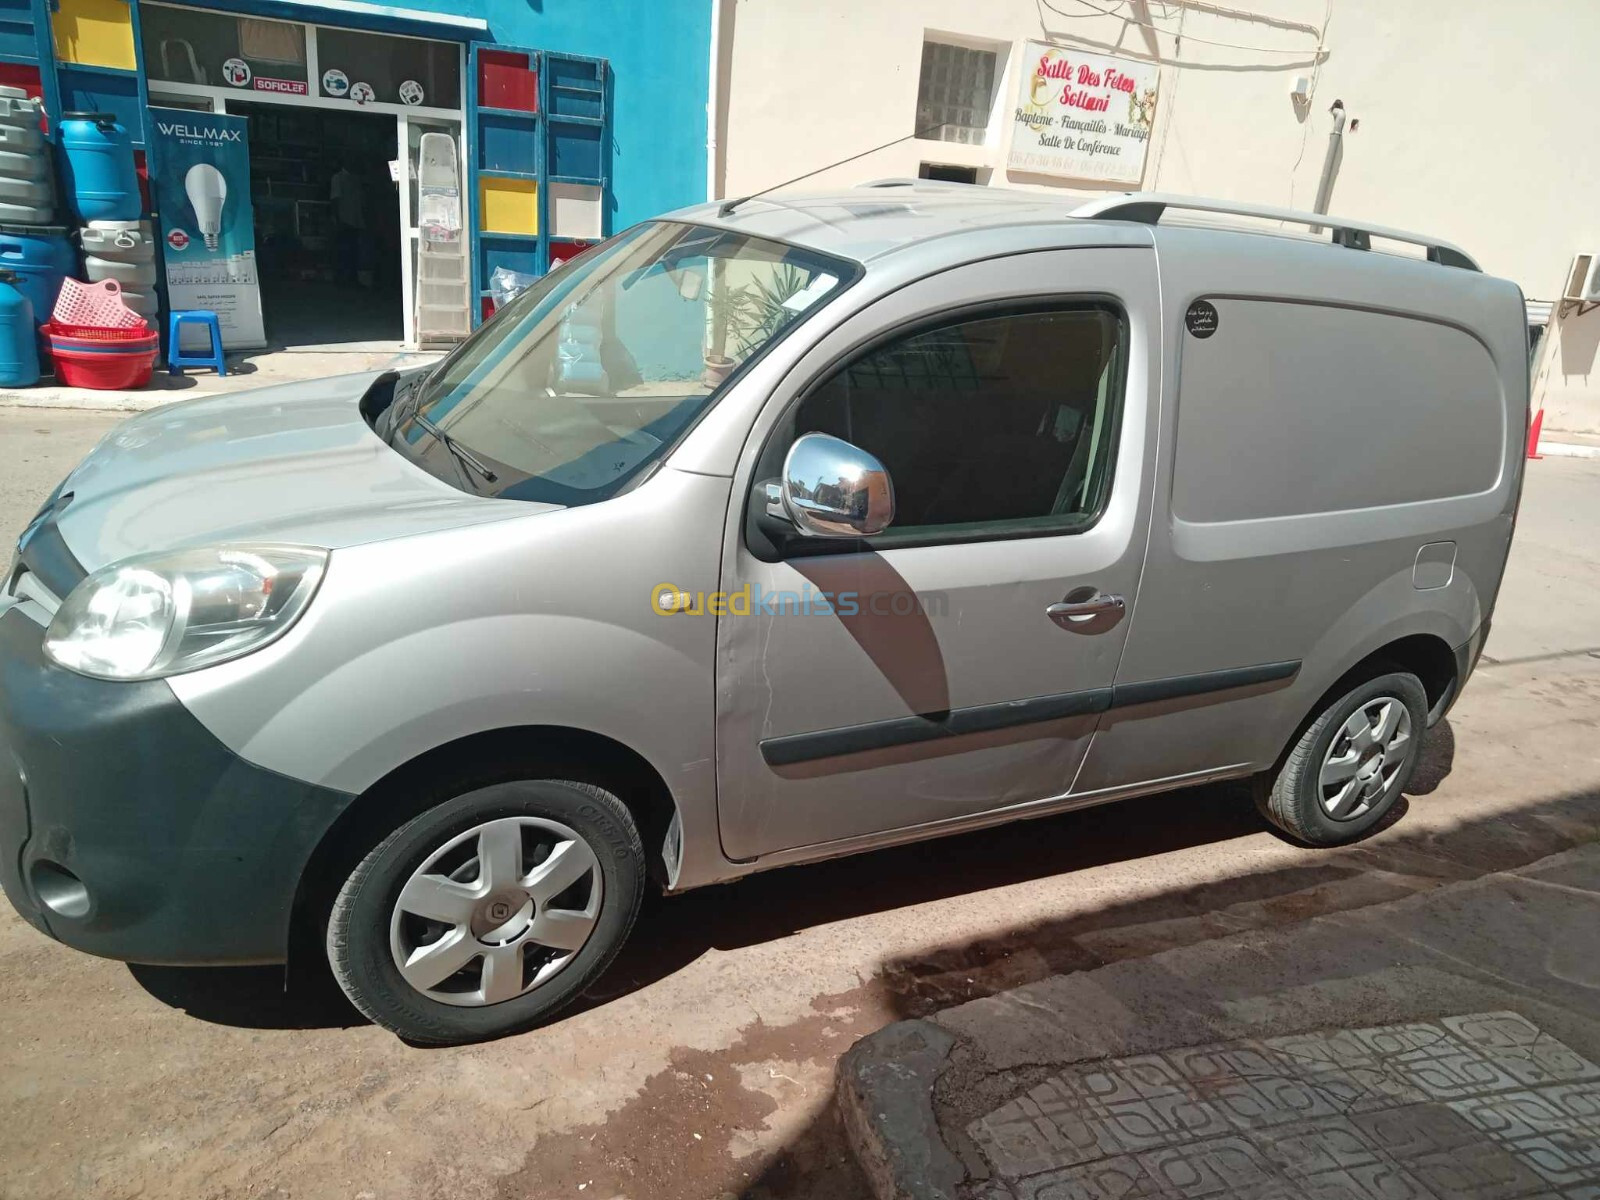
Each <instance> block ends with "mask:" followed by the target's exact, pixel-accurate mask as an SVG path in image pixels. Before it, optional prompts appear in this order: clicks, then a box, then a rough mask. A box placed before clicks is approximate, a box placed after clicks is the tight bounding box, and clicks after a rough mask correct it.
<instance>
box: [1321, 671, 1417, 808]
mask: <svg viewBox="0 0 1600 1200" xmlns="http://www.w3.org/2000/svg"><path fill="white" fill-rule="evenodd" d="M1410 749H1411V712H1410V710H1409V709H1407V708H1406V706H1405V705H1404V704H1402V703H1401V702H1400V701H1398V700H1396V699H1395V698H1394V697H1393V696H1379V697H1377V698H1376V699H1373V700H1368V701H1367V702H1366V703H1365V704H1363V705H1362V706H1361V707H1360V708H1358V709H1356V711H1355V712H1353V713H1351V714H1350V717H1349V719H1348V720H1346V721H1345V723H1344V724H1343V725H1342V726H1340V727H1339V733H1338V735H1337V736H1336V737H1335V738H1334V739H1333V745H1331V746H1329V747H1328V756H1327V757H1326V758H1325V759H1323V760H1322V775H1321V785H1320V789H1319V790H1320V792H1321V796H1322V807H1323V809H1324V810H1325V811H1326V812H1327V814H1328V815H1329V816H1330V817H1332V818H1333V819H1334V820H1335V821H1348V820H1351V819H1352V818H1354V817H1359V816H1361V814H1363V813H1364V812H1366V811H1367V810H1368V809H1370V808H1371V807H1372V806H1373V805H1374V804H1375V803H1377V802H1378V800H1379V799H1380V798H1382V796H1383V795H1384V793H1386V792H1387V791H1388V790H1389V785H1390V784H1392V783H1393V782H1394V780H1395V776H1397V775H1398V774H1400V768H1401V767H1402V766H1404V765H1405V761H1406V754H1407V753H1409V752H1410Z"/></svg>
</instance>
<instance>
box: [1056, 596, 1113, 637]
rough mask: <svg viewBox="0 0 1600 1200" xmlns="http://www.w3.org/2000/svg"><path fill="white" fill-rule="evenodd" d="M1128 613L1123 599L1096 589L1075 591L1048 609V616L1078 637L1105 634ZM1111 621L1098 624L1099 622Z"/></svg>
mask: <svg viewBox="0 0 1600 1200" xmlns="http://www.w3.org/2000/svg"><path fill="white" fill-rule="evenodd" d="M1126 609H1127V602H1126V601H1125V600H1123V598H1122V597H1121V596H1117V595H1113V594H1111V593H1110V592H1101V591H1096V590H1095V589H1094V588H1074V589H1073V590H1072V591H1070V592H1068V593H1067V595H1066V597H1065V598H1064V599H1063V600H1062V601H1061V602H1060V603H1059V604H1052V605H1050V607H1048V608H1046V609H1045V610H1044V611H1045V615H1046V616H1047V617H1049V618H1050V619H1051V620H1052V621H1054V622H1055V623H1056V624H1057V625H1059V626H1060V627H1061V628H1062V629H1069V630H1072V631H1073V632H1074V633H1103V632H1105V631H1106V630H1107V629H1110V628H1111V627H1112V626H1113V625H1115V624H1116V623H1117V622H1118V621H1120V620H1122V614H1123V612H1124V611H1125V610H1126ZM1101 617H1105V618H1109V619H1108V620H1097V618H1101Z"/></svg>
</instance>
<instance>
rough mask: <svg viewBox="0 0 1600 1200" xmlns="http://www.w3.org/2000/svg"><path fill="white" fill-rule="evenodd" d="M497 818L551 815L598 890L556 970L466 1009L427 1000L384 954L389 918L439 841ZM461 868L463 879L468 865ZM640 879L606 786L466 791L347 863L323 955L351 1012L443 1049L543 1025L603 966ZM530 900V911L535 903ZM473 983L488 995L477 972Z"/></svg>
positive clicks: (557, 784)
mask: <svg viewBox="0 0 1600 1200" xmlns="http://www.w3.org/2000/svg"><path fill="white" fill-rule="evenodd" d="M507 817H514V818H524V819H526V818H533V819H535V820H545V821H551V822H556V823H559V825H561V826H565V827H566V828H567V829H569V830H571V831H573V832H576V833H577V834H579V835H581V837H582V839H583V841H584V842H585V843H587V846H588V848H589V849H590V850H591V851H592V852H593V856H594V860H595V868H594V870H595V872H597V873H598V885H599V887H600V889H601V892H600V898H599V901H598V912H597V913H596V914H595V915H594V916H593V925H592V928H591V930H590V932H588V934H587V940H586V941H584V942H583V944H582V945H581V946H580V947H579V948H578V949H577V950H576V951H574V952H571V953H570V954H569V955H568V956H567V961H566V962H565V963H564V964H563V965H561V966H560V968H559V970H558V971H557V972H556V973H555V974H553V975H552V976H551V977H550V978H548V979H547V980H546V981H545V982H543V983H539V984H538V985H537V986H534V987H532V989H531V990H529V991H525V992H523V993H522V994H520V995H517V996H516V997H515V998H513V999H506V1000H502V1001H499V1002H497V1003H485V1004H480V1005H478V1006H476V1007H469V1006H464V1005H462V1004H452V1003H448V1002H441V1001H439V1000H436V999H433V998H432V997H431V996H429V995H428V994H426V993H425V992H424V991H422V990H419V989H418V988H416V987H413V986H412V984H410V983H408V982H407V981H406V979H405V978H404V976H402V974H401V971H400V967H399V965H398V964H397V963H396V961H395V957H394V954H392V953H391V948H390V932H391V919H392V918H393V914H394V912H395V905H396V903H397V901H398V900H399V897H400V892H401V889H402V888H403V887H404V886H405V885H406V883H407V881H408V880H410V879H411V877H412V875H413V873H414V872H416V871H418V870H419V869H420V868H421V867H422V866H423V865H424V864H426V863H429V861H430V859H432V858H434V856H435V855H437V854H438V852H439V851H440V850H441V848H444V847H446V846H448V845H449V844H450V843H451V842H452V841H453V840H455V839H458V838H461V837H463V836H464V835H465V834H467V833H469V832H470V831H472V830H474V829H475V828H476V827H478V826H480V825H483V824H484V823H486V822H490V821H496V820H499V819H501V818H507ZM519 869H521V868H519ZM466 870H467V872H468V877H469V878H470V876H471V872H472V871H473V870H474V868H467V869H466ZM595 883H596V880H595V876H594V875H593V874H587V875H585V876H584V881H583V882H582V883H580V884H579V885H578V886H580V887H583V888H588V887H592V886H595ZM645 885H646V867H645V858H644V848H643V846H642V844H641V842H640V839H639V831H638V829H637V827H636V826H635V825H634V822H633V818H632V816H631V815H630V814H629V812H628V809H627V807H626V806H625V805H624V804H623V803H622V801H621V800H619V799H618V798H617V797H616V796H615V795H613V794H612V793H611V792H609V791H607V790H605V789H604V788H601V787H597V786H595V785H594V784H590V783H579V782H574V781H571V780H561V779H537V780H515V781H510V782H504V783H495V784H492V785H490V786H487V787H477V788H475V789H474V790H470V791H465V792H463V793H462V794H460V795H457V796H454V797H453V798H451V799H448V800H446V801H444V802H443V803H441V804H438V805H437V806H435V807H433V808H430V809H428V810H427V811H426V812H423V813H422V814H421V815H419V816H417V817H415V818H413V819H412V820H410V821H408V822H406V823H405V824H404V825H402V826H401V827H400V828H399V829H396V830H395V831H394V832H393V833H391V834H389V836H388V837H386V838H384V839H383V840H382V841H381V842H379V843H378V845H376V846H375V847H373V848H372V850H371V851H370V852H369V853H368V854H367V855H366V856H365V857H364V858H363V859H362V860H361V861H360V862H359V863H358V864H357V865H356V867H355V869H354V870H353V871H351V873H350V875H349V877H348V878H347V879H346V880H345V882H344V886H343V887H342V888H340V889H339V894H338V896H337V898H336V899H335V900H334V902H333V908H332V912H331V914H330V917H329V921H328V933H327V953H328V962H329V964H330V965H331V966H332V968H333V974H334V977H335V978H336V979H337V980H338V981H339V986H340V987H341V988H342V989H343V990H344V993H345V995H346V996H348V997H349V998H350V1001H351V1003H353V1004H354V1005H355V1006H356V1008H358V1009H360V1010H361V1012H362V1013H363V1014H364V1015H365V1016H367V1017H368V1018H370V1019H371V1020H372V1021H373V1022H375V1023H376V1024H378V1025H382V1026H383V1027H384V1028H385V1029H389V1030H391V1031H392V1032H394V1033H396V1034H398V1035H399V1036H401V1037H402V1038H405V1039H407V1040H408V1041H412V1042H416V1043H421V1044H428V1045H452V1044H457V1043H461V1042H473V1041H482V1040H484V1039H487V1038H494V1037H501V1036H503V1035H505V1034H508V1033H515V1032H518V1031H521V1030H525V1029H528V1028H530V1027H532V1026H534V1025H537V1024H539V1023H540V1022H542V1021H544V1020H546V1019H547V1018H549V1017H550V1016H552V1015H553V1014H555V1013H556V1012H558V1011H559V1010H560V1009H561V1008H563V1007H564V1006H565V1005H567V1004H569V1003H570V1002H571V1001H572V1000H573V999H574V998H576V997H577V996H578V995H579V994H580V993H582V992H583V990H584V989H585V988H587V987H588V986H589V984H591V983H592V982H593V981H594V980H595V979H596V978H597V977H598V976H599V975H600V973H601V972H603V971H604V970H605V969H606V968H607V967H608V966H609V965H610V964H611V961H612V959H614V958H615V957H616V955H617V952H618V951H619V950H620V949H621V948H622V944H623V942H624V941H626V940H627V937H628V933H629V931H630V930H632V928H633V922H634V918H635V917H636V916H637V915H638V912H639V904H640V900H641V899H642V897H643V895H644V891H645ZM531 907H532V909H533V910H534V911H537V910H538V907H539V906H538V905H536V904H535V905H531ZM400 919H401V920H405V919H408V918H400ZM474 928H476V926H474ZM527 949H529V950H531V951H539V950H540V949H541V948H540V947H537V946H529V947H527ZM551 953H552V955H554V954H555V952H551ZM486 964H487V959H486V958H484V959H478V960H475V962H474V964H473V965H472V966H469V967H467V968H464V972H467V973H468V974H463V975H460V976H455V977H452V978H453V979H466V978H469V977H470V972H471V971H472V970H473V969H474V967H475V968H476V969H477V970H478V971H486V970H487V965H486ZM536 965H537V964H535V968H536ZM532 974H533V969H530V970H529V975H530V976H531V975H532ZM483 978H484V980H485V983H484V991H485V992H487V976H483Z"/></svg>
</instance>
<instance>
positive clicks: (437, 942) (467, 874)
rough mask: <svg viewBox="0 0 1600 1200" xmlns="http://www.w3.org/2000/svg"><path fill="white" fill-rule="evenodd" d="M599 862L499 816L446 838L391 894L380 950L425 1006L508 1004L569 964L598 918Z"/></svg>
mask: <svg viewBox="0 0 1600 1200" xmlns="http://www.w3.org/2000/svg"><path fill="white" fill-rule="evenodd" d="M601 899H602V896H601V882H600V863H599V860H598V859H596V858H595V854H594V851H593V850H592V849H591V848H590V846H589V843H588V842H586V841H584V840H583V838H582V837H580V836H579V835H578V833H577V832H576V831H575V830H572V829H568V828H567V827H566V826H565V825H562V824H561V823H560V822H558V821H546V820H544V819H542V818H539V817H502V818H500V819H499V820H495V821H486V822H484V823H483V824H482V825H479V826H477V827H476V828H473V829H469V830H467V832H465V833H463V834H461V835H460V836H458V837H455V838H452V839H451V840H450V841H448V842H446V843H445V844H444V845H443V846H441V847H440V848H439V849H438V850H435V851H434V852H433V853H432V854H431V855H429V856H428V859H427V861H425V862H424V863H423V864H422V865H421V866H420V867H418V868H417V869H416V871H414V872H413V873H412V875H411V878H410V879H408V880H406V883H405V886H404V887H403V888H401V889H400V898H399V899H398V900H397V901H396V902H395V906H394V912H393V914H392V915H391V917H390V920H389V950H390V953H392V954H393V955H394V965H395V966H396V967H398V968H399V969H400V974H401V976H402V978H404V979H405V981H406V982H407V983H409V984H410V985H411V986H412V987H414V988H416V989H417V991H419V992H421V993H422V994H423V995H425V996H427V997H428V998H429V999H431V1000H438V1001H440V1002H442V1003H444V1004H460V1005H466V1006H478V1005H484V1004H499V1003H500V1002H501V1001H504V1000H513V999H515V998H516V997H518V996H521V995H523V994H524V993H525V992H530V991H532V990H533V989H534V988H536V987H538V986H539V985H540V984H542V983H545V982H546V981H547V980H549V979H550V978H551V977H552V976H554V975H556V974H557V973H559V972H560V971H561V969H562V968H563V967H565V966H566V965H567V964H568V963H569V962H571V961H572V957H573V955H575V954H576V953H577V952H578V951H579V950H581V949H582V948H583V944H584V943H585V942H587V941H588V940H589V935H590V934H591V933H593V932H594V925H595V920H596V918H597V917H599V915H600V903H601Z"/></svg>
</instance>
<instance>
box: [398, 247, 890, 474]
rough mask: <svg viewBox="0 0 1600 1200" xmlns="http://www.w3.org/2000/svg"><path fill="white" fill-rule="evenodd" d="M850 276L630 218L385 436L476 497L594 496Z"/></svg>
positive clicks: (644, 460) (522, 307)
mask: <svg viewBox="0 0 1600 1200" xmlns="http://www.w3.org/2000/svg"><path fill="white" fill-rule="evenodd" d="M857 270H858V268H857V267H856V266H855V265H854V264H852V263H847V262H843V261H841V260H838V259H832V258H828V257H825V256H823V255H818V254H815V253H812V252H810V251H806V250H801V249H798V248H796V247H793V246H788V245H784V244H782V243H779V242H772V241H766V240H764V239H761V238H754V237H748V236H746V235H743V234H738V233H730V232H728V231H727V230H720V229H710V228H706V227H704V226H699V225H688V224H682V223H678V222H669V221H659V222H651V223H648V224H644V225H638V226H635V227H634V228H633V229H630V230H628V231H627V232H626V233H623V234H621V235H619V236H617V237H616V238H613V239H612V240H611V241H609V242H606V243H604V244H602V245H600V246H597V247H595V248H594V249H593V250H591V251H589V252H587V253H586V254H584V255H582V256H581V257H579V258H577V259H575V260H573V261H572V262H571V263H569V264H568V265H566V266H565V267H562V268H560V269H559V270H557V271H555V272H553V273H552V274H550V275H547V276H546V277H545V278H544V279H542V280H541V281H540V282H539V283H538V284H536V285H535V286H533V287H532V288H530V289H528V290H527V291H526V292H524V293H522V294H521V295H520V296H518V297H517V298H516V299H515V300H513V301H512V302H511V303H510V304H508V305H507V306H506V307H505V308H504V309H503V310H502V311H501V312H499V313H497V314H496V315H495V317H494V319H493V320H491V321H489V322H488V323H486V324H485V325H484V326H483V327H482V328H481V329H479V330H478V331H477V333H475V334H473V336H472V337H470V338H469V339H468V340H467V341H466V342H464V343H463V344H462V345H461V346H460V347H459V348H458V349H457V350H456V351H455V352H454V353H453V354H452V355H450V357H449V358H447V359H446V360H444V362H443V363H441V364H440V366H439V368H438V369H436V370H435V372H434V374H433V375H432V376H430V377H429V378H428V380H427V382H426V384H425V385H424V390H423V392H422V393H421V396H420V399H419V400H418V402H417V403H416V404H415V405H414V406H407V407H405V408H402V409H401V410H399V411H397V413H396V414H395V415H396V416H397V417H399V418H400V419H399V421H398V422H397V423H396V425H395V427H394V429H393V430H391V431H390V440H391V441H392V443H393V444H394V445H395V446H396V448H397V449H400V450H401V451H402V452H403V453H405V454H407V455H409V456H410V457H412V458H413V459H414V460H415V461H417V462H418V463H420V464H421V465H422V466H423V467H424V468H425V469H427V470H428V471H430V472H432V473H433V474H435V475H437V476H439V478H441V479H444V480H446V481H448V482H450V483H452V484H455V485H456V486H458V487H462V488H464V489H466V490H468V491H472V492H475V493H477V494H480V495H486V496H497V497H503V498H506V499H513V500H535V501H542V502H546V503H553V504H562V505H576V504H590V503H593V502H595V501H597V500H604V499H606V498H607V497H609V496H613V495H615V494H616V493H617V492H618V491H620V490H621V489H622V488H623V487H625V486H626V485H627V484H628V483H629V482H630V481H632V480H634V479H636V478H637V477H638V476H639V475H640V474H641V473H643V472H644V471H645V470H646V469H648V468H649V467H650V466H651V464H653V463H654V462H656V461H657V460H658V459H659V458H660V457H661V455H662V454H664V453H665V452H666V450H667V449H668V448H669V447H670V446H671V445H672V444H673V442H674V441H675V440H676V438H677V436H678V435H679V434H680V433H682V432H683V431H684V430H685V429H687V428H688V426H689V424H690V423H691V422H692V421H693V420H694V419H695V418H696V417H697V416H698V415H699V414H700V413H701V412H703V411H704V410H705V409H706V407H707V406H708V405H709V404H710V403H711V402H712V400H713V398H714V397H715V396H716V395H717V393H718V392H719V391H720V390H721V388H722V387H723V386H724V385H725V384H726V382H727V380H728V378H729V376H730V375H731V374H732V373H733V372H734V371H735V370H736V369H737V368H738V366H739V365H740V364H741V363H743V362H745V361H747V360H748V359H750V358H752V357H753V356H755V355H757V354H759V353H760V352H761V350H762V349H763V348H764V347H766V346H767V345H769V344H771V343H772V342H773V341H774V340H775V339H776V338H778V337H779V336H780V335H781V334H782V333H783V332H784V331H785V330H787V329H788V328H790V327H791V326H793V325H794V324H795V323H796V322H797V321H799V320H800V319H801V317H802V316H804V315H805V314H806V313H808V312H810V311H813V310H815V309H816V308H817V307H818V306H819V305H820V304H821V303H822V302H823V301H825V300H826V299H828V298H829V297H830V296H832V295H834V294H835V293H836V292H837V291H838V290H840V289H841V288H842V286H843V285H844V283H845V282H847V281H848V280H849V279H850V278H852V277H853V275H854V273H855V272H856V271H857Z"/></svg>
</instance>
